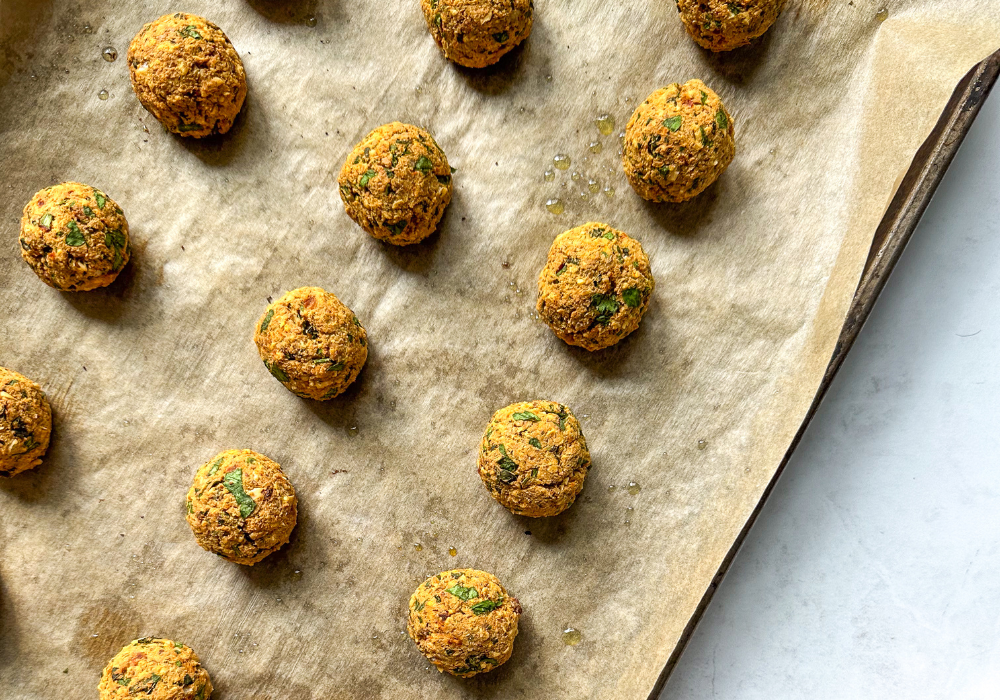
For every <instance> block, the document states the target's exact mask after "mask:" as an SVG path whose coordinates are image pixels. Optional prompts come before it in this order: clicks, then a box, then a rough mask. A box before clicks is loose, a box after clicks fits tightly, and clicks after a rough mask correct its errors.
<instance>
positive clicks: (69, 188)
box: [19, 182, 132, 292]
mask: <svg viewBox="0 0 1000 700" xmlns="http://www.w3.org/2000/svg"><path fill="white" fill-rule="evenodd" d="M19 240H20V244H21V257H22V258H24V261H25V262H26V263H28V266H29V267H30V268H31V269H32V270H33V271H34V273H35V274H36V275H38V278H39V279H40V280H42V281H43V282H45V284H47V285H49V286H50V287H53V288H54V289H59V290H61V291H65V292H84V291H88V290H91V289H97V288H98V287H106V286H107V285H109V284H111V283H112V282H114V281H115V278H116V277H118V273H119V272H121V270H122V268H123V267H125V264H126V263H127V262H128V261H129V258H130V257H131V254H132V252H131V251H132V248H131V246H130V245H129V237H128V222H127V221H126V220H125V214H124V212H122V209H121V207H119V206H118V205H117V204H116V203H115V201H114V200H112V199H111V198H110V197H108V196H107V195H106V194H104V193H103V192H101V191H100V190H96V189H94V188H93V187H91V186H90V185H84V184H81V183H79V182H63V183H61V184H59V185H53V186H52V187H46V188H45V189H43V190H40V191H38V192H36V193H35V195H34V196H33V197H32V198H31V201H29V202H28V203H27V205H25V207H24V215H23V216H22V217H21V235H20V239H19Z"/></svg>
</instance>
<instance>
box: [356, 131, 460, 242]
mask: <svg viewBox="0 0 1000 700" xmlns="http://www.w3.org/2000/svg"><path fill="white" fill-rule="evenodd" d="M452 172H454V171H453V170H452V168H451V167H450V166H449V165H448V158H447V157H446V156H445V154H444V151H442V150H441V147H440V146H438V145H437V142H436V141H435V140H434V137H433V136H431V135H430V134H429V133H427V132H426V131H424V130H423V129H421V128H419V127H416V126H412V125H410V124H402V123H400V122H391V123H389V124H384V125H382V126H380V127H378V128H377V129H375V130H373V131H372V132H371V133H369V134H368V135H367V136H365V137H364V139H362V140H361V143H359V144H358V145H357V146H355V147H354V150H353V151H351V154H350V155H349V156H348V157H347V160H346V161H345V162H344V167H343V168H342V169H341V171H340V177H339V178H338V184H339V186H340V198H341V199H342V200H344V208H345V209H346V210H347V214H348V216H350V217H351V218H352V219H354V221H355V222H356V223H357V224H358V226H360V227H361V228H363V229H364V230H365V231H367V232H368V233H369V234H371V235H372V236H373V237H374V238H377V239H379V240H380V241H385V242H386V243H392V244H393V245H410V244H411V243H419V242H420V241H422V240H424V239H425V238H427V237H428V236H429V235H431V234H432V233H434V230H435V229H436V228H437V225H438V222H439V221H441V217H442V216H443V215H444V210H445V207H447V206H448V203H449V202H450V201H451V180H452V178H451V174H452Z"/></svg>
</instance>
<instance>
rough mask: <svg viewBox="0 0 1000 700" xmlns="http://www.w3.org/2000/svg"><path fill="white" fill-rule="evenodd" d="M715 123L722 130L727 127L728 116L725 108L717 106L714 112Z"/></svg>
mask: <svg viewBox="0 0 1000 700" xmlns="http://www.w3.org/2000/svg"><path fill="white" fill-rule="evenodd" d="M715 123H716V124H717V125H718V127H719V128H720V129H722V130H723V131H725V130H726V129H728V128H729V117H727V116H726V110H724V109H722V107H719V111H717V112H716V113H715Z"/></svg>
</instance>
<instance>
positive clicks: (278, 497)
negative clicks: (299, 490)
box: [187, 450, 298, 566]
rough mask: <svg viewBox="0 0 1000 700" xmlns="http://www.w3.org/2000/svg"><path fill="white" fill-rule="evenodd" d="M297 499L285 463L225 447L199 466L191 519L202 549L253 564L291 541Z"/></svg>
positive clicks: (190, 493)
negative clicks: (284, 468) (282, 464)
mask: <svg viewBox="0 0 1000 700" xmlns="http://www.w3.org/2000/svg"><path fill="white" fill-rule="evenodd" d="M297 518H298V500H297V499H296V498H295V489H294V488H292V483H291V482H290V481H289V480H288V477H286V476H285V473H284V472H283V471H281V466H280V465H279V464H278V463H277V462H274V461H272V460H270V459H268V458H267V457H265V456H264V455H262V454H258V453H257V452H254V451H253V450H226V451H225V452H223V453H221V454H218V455H216V456H215V457H213V458H212V459H211V460H210V461H209V462H207V463H205V464H203V465H202V466H201V467H199V468H198V471H197V472H195V475H194V483H193V484H192V485H191V489H190V490H189V491H188V494H187V521H188V525H190V526H191V532H193V533H194V538H195V540H197V541H198V544H199V545H201V547H202V548H203V549H207V550H208V551H209V552H212V553H213V554H218V555H219V556H220V557H222V558H223V559H228V560H229V561H231V562H234V563H236V564H248V565H250V566H253V565H254V564H256V563H257V562H259V561H260V560H261V559H263V558H264V557H266V556H267V555H268V554H271V553H272V552H275V551H277V550H278V549H280V548H281V547H282V546H284V545H285V543H287V542H288V538H289V536H290V535H291V534H292V529H293V528H294V527H295V521H296V519H297Z"/></svg>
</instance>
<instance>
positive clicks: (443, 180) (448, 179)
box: [437, 175, 451, 185]
mask: <svg viewBox="0 0 1000 700" xmlns="http://www.w3.org/2000/svg"><path fill="white" fill-rule="evenodd" d="M437 179H438V182H440V183H441V184H442V185H447V184H448V183H449V182H451V175H438V176H437Z"/></svg>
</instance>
